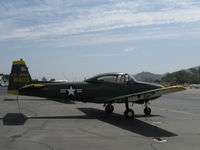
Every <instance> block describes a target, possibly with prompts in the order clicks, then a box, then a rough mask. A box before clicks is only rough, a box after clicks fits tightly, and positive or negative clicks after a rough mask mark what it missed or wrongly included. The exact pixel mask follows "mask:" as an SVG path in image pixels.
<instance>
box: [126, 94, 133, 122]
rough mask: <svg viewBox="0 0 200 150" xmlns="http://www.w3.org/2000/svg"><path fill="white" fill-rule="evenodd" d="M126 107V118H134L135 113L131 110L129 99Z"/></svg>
mask: <svg viewBox="0 0 200 150" xmlns="http://www.w3.org/2000/svg"><path fill="white" fill-rule="evenodd" d="M125 106H126V110H125V112H124V116H125V118H127V119H130V118H134V116H135V113H134V111H133V110H132V109H130V108H129V103H128V98H126V99H125Z"/></svg>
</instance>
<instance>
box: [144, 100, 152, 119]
mask: <svg viewBox="0 0 200 150" xmlns="http://www.w3.org/2000/svg"><path fill="white" fill-rule="evenodd" d="M144 106H145V108H144V114H145V115H146V116H149V115H150V114H151V108H150V107H148V102H145V104H144Z"/></svg>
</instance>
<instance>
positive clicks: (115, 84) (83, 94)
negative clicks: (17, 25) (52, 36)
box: [8, 59, 186, 118]
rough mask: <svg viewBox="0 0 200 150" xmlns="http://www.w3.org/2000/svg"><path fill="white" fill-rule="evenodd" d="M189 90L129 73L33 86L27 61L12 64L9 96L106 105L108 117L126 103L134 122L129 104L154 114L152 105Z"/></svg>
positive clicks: (129, 116) (126, 111) (128, 114)
mask: <svg viewBox="0 0 200 150" xmlns="http://www.w3.org/2000/svg"><path fill="white" fill-rule="evenodd" d="M182 90H186V88H185V87H183V86H169V87H163V86H161V85H157V84H152V83H145V82H139V81H136V80H135V79H134V78H133V77H132V76H130V75H129V74H127V73H105V74H99V75H96V76H94V77H92V78H89V79H87V80H85V81H82V82H57V83H56V82H33V81H32V79H31V76H30V74H29V72H28V68H27V66H26V64H25V61H24V60H22V59H21V60H18V61H13V65H12V70H11V74H10V80H9V86H8V93H10V94H17V95H26V96H37V97H45V98H50V99H54V100H55V99H56V101H57V100H58V99H59V100H60V102H63V100H64V101H69V100H74V101H82V102H92V103H103V104H104V106H105V110H106V112H107V113H112V112H113V111H114V107H113V105H112V104H113V103H125V107H126V110H125V112H124V116H125V117H126V118H133V117H134V111H133V110H132V109H130V108H129V103H130V102H132V103H137V104H144V106H145V108H144V113H145V115H150V114H151V109H150V107H149V106H148V104H149V101H151V100H154V99H157V98H159V97H160V96H161V95H163V94H167V93H171V92H177V91H182Z"/></svg>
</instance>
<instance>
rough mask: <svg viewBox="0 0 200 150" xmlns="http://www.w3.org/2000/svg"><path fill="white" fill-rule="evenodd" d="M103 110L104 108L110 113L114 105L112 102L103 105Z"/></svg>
mask: <svg viewBox="0 0 200 150" xmlns="http://www.w3.org/2000/svg"><path fill="white" fill-rule="evenodd" d="M105 110H106V112H107V113H108V114H111V113H112V112H113V111H114V107H113V105H112V104H107V105H106V106H105Z"/></svg>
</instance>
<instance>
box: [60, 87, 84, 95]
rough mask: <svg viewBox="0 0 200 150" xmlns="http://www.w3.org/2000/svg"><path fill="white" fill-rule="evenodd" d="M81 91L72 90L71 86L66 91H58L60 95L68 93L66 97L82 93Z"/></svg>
mask: <svg viewBox="0 0 200 150" xmlns="http://www.w3.org/2000/svg"><path fill="white" fill-rule="evenodd" d="M82 92H83V89H74V88H73V87H72V86H70V88H68V89H60V93H62V94H64V93H68V96H70V95H73V96H75V93H82Z"/></svg>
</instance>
